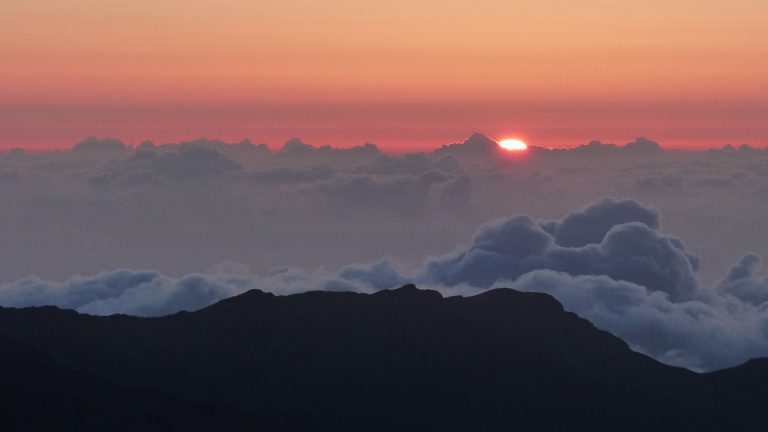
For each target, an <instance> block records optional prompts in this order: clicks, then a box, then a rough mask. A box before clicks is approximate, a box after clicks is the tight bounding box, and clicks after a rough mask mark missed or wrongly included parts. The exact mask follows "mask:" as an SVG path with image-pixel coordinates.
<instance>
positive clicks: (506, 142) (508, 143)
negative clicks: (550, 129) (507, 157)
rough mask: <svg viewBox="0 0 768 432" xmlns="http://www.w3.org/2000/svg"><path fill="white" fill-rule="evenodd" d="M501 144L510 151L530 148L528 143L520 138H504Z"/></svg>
mask: <svg viewBox="0 0 768 432" xmlns="http://www.w3.org/2000/svg"><path fill="white" fill-rule="evenodd" d="M499 146H500V147H501V148H503V149H504V150H509V151H521V150H525V149H527V148H528V145H527V144H526V143H524V142H523V141H521V140H519V139H503V140H501V141H499Z"/></svg>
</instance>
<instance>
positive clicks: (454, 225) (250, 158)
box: [0, 134, 768, 368]
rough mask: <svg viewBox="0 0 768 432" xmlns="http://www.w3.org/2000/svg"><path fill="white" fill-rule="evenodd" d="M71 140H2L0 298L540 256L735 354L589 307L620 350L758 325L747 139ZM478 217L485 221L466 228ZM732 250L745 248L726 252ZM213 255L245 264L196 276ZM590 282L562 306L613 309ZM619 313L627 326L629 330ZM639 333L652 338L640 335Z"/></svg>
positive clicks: (761, 244) (442, 273)
mask: <svg viewBox="0 0 768 432" xmlns="http://www.w3.org/2000/svg"><path fill="white" fill-rule="evenodd" d="M533 144H535V143H533ZM76 147H77V148H76V149H73V150H69V151H54V152H23V151H19V150H14V151H11V152H7V153H5V154H2V155H0V194H1V196H2V198H3V205H2V207H1V208H0V283H2V282H4V283H5V284H4V285H3V289H2V291H3V292H4V294H2V295H0V299H2V300H0V304H6V302H11V301H12V300H11V299H14V300H13V301H14V302H16V303H14V304H26V303H24V302H25V301H26V300H24V299H25V298H27V299H28V300H29V302H31V301H32V300H31V299H32V298H33V297H25V295H26V294H22V293H29V292H41V293H43V294H38V297H37V299H38V300H35V301H37V302H38V303H41V302H43V303H44V302H54V303H56V304H60V305H62V306H65V307H77V308H78V309H80V310H83V311H86V310H87V311H89V312H90V313H115V312H128V313H136V314H145V315H157V314H165V313H170V312H173V311H175V310H178V309H179V308H190V309H191V308H197V307H200V306H201V305H205V304H207V303H208V302H210V301H215V299H216V298H219V297H218V296H227V295H231V293H235V292H239V291H238V290H240V289H245V288H246V287H258V288H262V289H268V290H275V292H281V293H289V292H295V291H297V290H306V289H318V288H319V289H354V290H361V291H372V290H376V289H380V288H383V287H387V286H390V285H393V284H399V283H402V282H405V281H416V282H418V283H420V284H422V285H433V286H434V287H435V288H437V289H439V290H441V291H443V292H445V293H447V294H448V293H453V294H457V293H458V294H470V293H474V292H477V291H478V290H482V289H485V288H487V287H489V286H494V285H496V284H498V283H501V281H505V280H506V281H508V282H506V283H510V284H511V283H520V281H525V280H527V278H528V277H529V276H528V275H529V274H531V273H537V272H538V273H546V272H549V273H547V274H550V273H551V274H556V275H560V276H558V277H560V278H565V277H571V278H574V280H578V281H582V282H583V281H586V280H591V279H590V278H600V280H607V279H609V280H610V281H613V282H612V284H613V285H611V284H608V285H606V286H609V285H610V286H615V287H617V288H616V291H615V293H616V295H619V296H621V295H623V294H620V293H621V292H624V291H626V290H629V288H627V287H629V286H632V287H641V288H642V289H644V290H646V291H647V293H648V296H647V298H646V297H642V296H640V297H632V296H630V297H625V298H636V299H643V300H642V301H643V302H645V303H643V304H642V305H643V307H646V308H647V307H651V306H653V305H655V306H653V307H656V308H657V309H658V311H661V312H658V316H659V317H662V318H663V317H672V315H665V313H662V312H663V308H667V307H669V308H671V309H670V310H676V311H680V310H683V309H681V308H682V306H683V305H691V306H693V305H698V306H697V307H701V308H702V309H700V310H702V311H708V312H707V313H706V314H704V313H703V312H702V314H701V315H700V316H702V317H703V316H712V317H715V318H713V319H712V322H713V323H714V322H718V321H721V322H722V323H723V324H722V325H721V326H720V327H716V326H715V324H712V326H711V327H706V325H704V328H711V329H713V330H712V331H718V332H720V334H721V339H718V344H721V345H723V346H729V347H730V348H729V349H730V350H731V351H732V352H733V353H735V354H734V355H733V356H731V357H729V356H724V357H717V355H716V353H715V352H714V350H715V349H714V348H713V352H711V353H710V352H705V351H701V350H699V351H695V350H694V349H693V347H688V346H686V345H685V343H684V342H685V341H684V340H683V339H682V336H680V337H673V330H674V328H676V327H675V326H674V325H672V324H670V323H673V322H674V320H671V318H670V321H663V322H660V323H657V324H654V325H655V326H656V327H653V326H652V325H651V324H643V325H647V326H648V327H647V329H646V330H642V329H643V328H645V327H643V326H639V325H638V326H635V327H632V326H629V325H626V326H625V325H624V324H622V323H621V322H618V321H616V322H615V323H613V324H611V323H610V322H609V320H607V318H606V319H605V322H604V323H603V324H601V325H602V326H604V327H605V328H613V327H608V326H609V324H610V325H615V326H616V327H615V330H611V331H614V332H616V333H617V334H619V335H620V336H622V337H624V338H625V339H627V340H633V341H634V342H632V343H633V346H635V347H636V349H639V350H645V352H648V353H653V355H654V356H657V357H659V358H665V359H673V358H676V359H677V360H665V361H670V362H673V363H675V362H677V363H676V364H686V365H692V366H693V367H697V368H698V367H700V368H709V367H720V366H722V365H730V364H733V363H734V362H735V361H736V359H740V358H746V357H745V356H746V355H747V353H757V354H760V353H764V351H760V348H759V347H760V346H762V345H761V344H762V342H761V341H762V340H764V337H763V336H760V334H759V332H758V331H757V329H759V328H761V327H760V324H759V323H760V322H761V321H760V318H759V317H760V311H761V310H762V309H761V308H765V307H766V306H765V299H766V295H765V292H766V291H768V290H766V288H765V287H766V280H765V277H764V276H762V275H761V273H760V269H759V263H758V258H757V257H758V256H760V255H762V256H767V255H768V230H766V229H765V221H764V215H765V214H768V200H766V199H763V198H765V197H766V196H768V169H766V166H768V151H766V150H765V149H764V148H762V147H757V146H753V147H744V146H741V147H733V146H731V147H728V146H726V147H723V148H722V149H718V150H713V151H702V152H682V151H675V150H664V149H662V148H661V147H660V146H658V144H656V143H653V142H652V141H650V140H647V139H637V140H635V141H633V142H632V143H629V144H626V145H613V144H603V143H600V142H591V143H589V144H587V145H585V146H581V147H576V148H575V149H545V148H541V147H536V146H535V145H534V146H532V147H531V149H530V150H529V151H528V152H526V153H524V154H508V153H504V152H503V151H501V150H499V148H498V147H497V146H496V143H495V142H494V141H493V140H491V139H489V138H487V137H484V136H482V135H479V134H477V135H473V136H472V137H470V138H469V139H467V140H465V141H463V142H460V143H458V144H454V145H448V146H444V147H442V148H440V149H438V150H436V151H434V152H425V153H410V154H400V155H395V154H385V153H383V152H381V150H380V149H379V148H378V147H376V146H373V145H361V146H358V147H356V148H352V149H337V148H333V147H331V146H320V147H317V146H311V145H307V144H305V143H303V142H300V140H296V141H292V143H291V144H290V145H287V146H286V148H284V149H278V150H275V151H272V150H270V149H269V148H268V147H267V146H265V145H263V144H253V143H252V142H250V141H248V140H243V141H241V142H235V143H226V142H223V141H220V140H209V139H197V140H192V141H186V142H181V143H171V144H158V145H156V144H153V143H150V142H145V143H141V144H140V145H138V146H136V147H133V146H130V145H127V144H126V143H122V142H120V141H117V140H110V139H106V140H103V139H97V138H89V139H87V140H85V141H83V143H81V144H78V145H77V146H76ZM605 196H612V197H616V199H614V200H602V201H601V200H600V199H601V198H602V197H605ZM596 200H597V201H596ZM638 202H643V203H647V204H648V205H640V204H638ZM589 203H593V204H592V205H588V204H589ZM579 208H581V209H582V210H579V211H576V212H573V211H572V210H573V209H579ZM660 214H663V215H664V219H663V228H662V225H661V219H660ZM509 215H518V216H514V217H509ZM563 215H565V216H564V217H561V216H563ZM489 220H495V221H496V222H494V223H490V224H486V225H483V223H484V222H486V221H489ZM481 225H482V226H481ZM479 226H481V228H480V229H479V230H478V229H477V227H479ZM473 233H474V234H473ZM669 233H673V234H674V236H673V235H670V234H669ZM473 235H474V237H473ZM468 239H470V240H471V241H470V243H468V244H466V245H465V246H459V247H457V245H460V244H462V243H463V242H466V241H467V240H468ZM451 250H453V252H451V253H446V251H451ZM690 251H695V252H696V256H694V255H693V254H692V253H691V252H690ZM745 251H752V252H754V256H747V257H745V258H743V260H741V261H740V259H741V258H742V257H743V256H744V255H745V254H744V252H745ZM381 257H390V260H389V261H388V262H384V263H381V262H378V261H376V260H379V259H380V258H381ZM424 257H433V258H431V259H428V260H426V262H424ZM226 261H237V262H242V263H244V265H246V267H247V268H249V269H252V272H251V271H250V270H249V271H248V272H246V273H243V274H242V275H240V274H238V276H237V277H234V276H232V275H233V273H231V272H219V273H211V272H209V271H204V272H202V273H201V270H203V269H207V268H210V267H211V266H212V265H215V264H217V263H220V262H226ZM371 262H373V263H374V264H372V265H371V264H368V265H366V264H357V265H349V263H371ZM422 262H424V264H423V266H421V265H420V263H422ZM734 262H736V264H735V265H734V264H733V263H734ZM393 263H398V265H394V264H393ZM286 265H288V266H291V267H289V268H286V269H284V270H282V271H278V272H272V269H274V268H280V267H281V266H286ZM116 268H132V269H146V268H150V269H156V270H157V271H153V272H149V273H151V274H154V275H155V276H154V277H153V279H151V281H144V282H136V283H135V284H134V285H136V286H142V287H145V288H143V289H138V290H132V289H128V288H125V289H117V288H115V289H113V290H112V291H110V290H109V289H107V288H105V285H104V283H105V282H103V280H104V278H105V277H107V276H106V275H108V274H111V273H112V272H106V273H105V272H104V271H105V270H109V269H116ZM403 268H409V269H411V271H403V270H402V269H403ZM301 269H305V270H301ZM128 272H129V273H131V274H134V273H135V274H142V273H143V272H141V271H133V270H130V271H128ZM538 273H537V274H538ZM32 274H34V275H38V277H30V276H29V275H32ZM73 274H85V275H96V276H89V277H78V278H72V275H73ZM185 275H196V277H197V278H198V279H193V280H196V281H197V282H196V283H198V285H196V286H197V288H194V287H193V288H189V292H190V297H189V299H186V298H182V297H184V296H185V294H184V293H186V292H187V288H185V287H187V286H193V285H194V284H193V285H188V281H187V280H186V279H185V278H187V277H188V276H185ZM722 275H726V276H722ZM114 276H115V277H117V275H114ZM606 278H607V279H606ZM118 279H119V278H118ZM97 280H98V281H101V282H97ZM126 280H127V281H131V280H133V279H131V278H126ZM14 281H15V282H14ZM21 281H26V282H24V283H21ZM54 281H56V282H54ZM61 281H64V282H61ZM88 281H90V282H88ZM236 281H237V283H235V282H236ZM86 282H87V283H86ZM114 283H116V282H110V284H113V285H114ZM189 283H191V282H189ZM580 283H581V282H579V284H580ZM572 284H575V285H579V284H577V283H576V282H573V283H572ZM129 285H130V283H128V282H126V285H125V286H129ZM575 285H574V286H575ZM21 286H23V287H26V288H24V289H21V288H18V287H21ZM35 286H37V288H34V289H33V287H35ZM121 286H122V285H121ZM563 286H566V285H565V284H564V285H563ZM568 286H570V285H568ZM579 286H581V285H579ZM40 287H48V288H46V289H42V288H40ZM78 287H79V288H78ZM527 289H533V288H527ZM633 289H635V288H633ZM19 290H21V291H19ZM25 290H31V291H25ZM57 290H60V291H57ZM81 290H84V291H81ZM195 290H197V291H195ZM70 291H71V292H73V293H74V292H91V293H92V295H93V296H95V297H93V298H92V299H91V300H88V301H85V300H83V301H82V302H79V303H77V302H76V303H71V302H70V303H67V301H69V300H67V301H65V298H68V295H65V294H56V293H57V292H62V293H63V292H70ZM630 291H631V290H630ZM105 292H112V293H113V294H110V295H106V294H104V293H105ZM195 292H197V293H198V294H194V293H195ZM553 292H554V291H553ZM585 292H587V291H585ZM600 292H601V293H603V294H605V292H610V291H605V290H603V291H600ZM628 292H629V291H628ZM632 292H634V291H632ZM11 293H14V294H13V296H11ZM99 293H100V294H99ZM54 294H56V295H54ZM155 294H157V295H156V296H155ZM603 294H601V295H600V296H597V295H596V294H595V296H597V297H599V298H600V299H601V300H600V301H601V302H603V303H604V304H602V305H601V304H600V303H596V302H597V300H590V301H591V302H592V303H594V304H593V306H594V307H593V308H592V309H589V308H586V306H584V308H583V309H580V310H576V311H577V312H579V313H581V314H584V315H585V316H587V314H588V313H596V312H595V310H598V309H599V308H605V309H606V310H611V309H610V308H611V307H612V306H611V305H609V304H607V303H605V302H607V301H608V300H606V299H607V298H608V297H609V296H608V295H607V294H605V295H603ZM558 295H559V296H565V294H564V293H562V292H559V293H558ZM57 296H58V297H57ZM78 296H80V294H78V295H77V296H74V297H73V298H75V297H78ZM99 296H101V297H99ZM175 296H176V297H175ZM178 296H180V297H178ZM584 296H585V298H591V297H590V296H592V294H584ZM659 297H661V298H665V299H666V300H667V301H668V303H669V304H670V305H674V307H672V306H669V305H665V304H664V303H663V302H657V301H656V300H655V299H657V298H659ZM563 298H565V297H563ZM574 301H575V300H574ZM632 301H639V300H632ZM654 302H656V303H654ZM38 303H35V304H38ZM574 304H577V305H578V304H579V303H574ZM153 305H155V306H153ZM179 305H181V306H179ZM702 305H703V306H702ZM705 306H706V308H705ZM574 307H575V306H574ZM595 308H598V309H595ZM593 309H594V310H593ZM574 310H575V309H574ZM685 310H686V311H689V309H685ZM695 310H699V309H697V308H693V307H692V308H691V309H690V311H695ZM734 311H739V313H735V312H734ZM686 313H687V312H686ZM691 313H693V312H691ZM707 314H708V315H707ZM595 316H597V315H595ZM675 316H677V315H675ZM680 316H681V317H683V316H684V315H680ZM587 317H588V318H589V316H587ZM590 319H592V318H590ZM595 319H596V318H595ZM675 319H677V318H675ZM690 322H691V323H695V322H696V321H695V320H693V321H690ZM726 323H727V325H726ZM691 325H693V324H691ZM633 328H635V329H641V330H642V331H641V330H637V331H638V332H639V333H638V336H637V338H636V339H632V338H633V337H635V336H633V333H631V331H633V330H632V329H633ZM653 328H657V330H652V329H653ZM680 328H685V326H682V325H680ZM763 328H764V327H763ZM691 331H693V330H691ZM654 332H655V333H654ZM641 334H657V335H659V336H658V338H656V339H659V340H669V341H670V342H669V343H668V344H667V345H663V344H662V345H659V347H656V345H653V344H652V339H653V338H646V339H643V338H641V337H640V335H641ZM680 334H681V335H682V334H683V333H680ZM747 335H749V337H747ZM718 337H720V336H718ZM691 338H692V340H694V339H695V338H694V336H693V335H691ZM750 338H751V339H750ZM749 340H751V341H752V342H750V343H747V342H748V341H749ZM729 341H730V342H729ZM729 343H733V344H735V345H729ZM655 347H656V348H655ZM750 347H752V348H750ZM753 348H754V349H753ZM675 349H680V350H681V351H679V353H678V354H675V355H673V354H671V353H674V352H675ZM675 356H677V357H675ZM682 359H686V360H682Z"/></svg>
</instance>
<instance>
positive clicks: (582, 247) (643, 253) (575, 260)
mask: <svg viewBox="0 0 768 432" xmlns="http://www.w3.org/2000/svg"><path fill="white" fill-rule="evenodd" d="M649 225H650V226H649ZM657 227H658V214H657V213H656V211H655V210H653V209H646V208H643V207H642V206H640V204H638V203H637V202H634V201H630V200H618V201H617V200H612V199H603V200H600V201H598V202H596V203H594V204H592V205H590V206H589V207H587V208H585V209H583V210H581V211H578V212H575V213H571V214H569V215H568V216H566V217H565V218H563V219H561V220H558V221H552V222H543V223H539V222H536V221H534V220H533V219H532V218H530V217H529V216H525V215H517V216H513V217H511V218H507V219H504V220H500V221H497V222H494V223H491V224H488V225H484V226H482V227H481V228H480V229H479V230H478V231H477V233H476V234H475V236H474V237H473V239H472V241H471V242H470V244H469V245H468V246H467V247H464V248H460V249H459V250H457V251H455V252H453V253H451V254H448V255H445V256H443V257H440V258H437V259H432V260H430V261H429V262H428V263H427V265H426V269H425V272H424V274H423V275H422V277H423V278H424V279H425V280H426V281H428V282H429V283H433V284H441V285H446V286H452V285H458V284H461V283H468V284H470V285H473V286H478V287H488V286H490V285H492V284H493V283H494V282H495V281H497V280H500V279H507V280H515V279H517V278H518V277H519V276H521V275H523V274H525V273H528V272H530V271H533V270H538V269H548V270H554V271H560V272H566V273H569V274H573V275H607V276H610V277H611V278H613V279H616V280H624V281H628V282H634V283H638V284H641V285H643V286H645V287H648V288H649V289H651V290H654V291H659V290H661V291H667V292H668V293H669V294H670V295H671V296H673V297H674V298H679V299H684V298H690V297H691V296H692V295H693V294H694V291H695V287H696V278H695V274H694V273H695V271H696V270H697V269H698V259H697V258H696V257H695V256H693V255H691V254H689V253H688V252H686V250H685V246H684V245H683V243H682V242H681V241H680V240H678V239H676V238H674V237H669V236H664V235H661V234H659V233H658V232H657V231H656V230H655V229H654V228H657Z"/></svg>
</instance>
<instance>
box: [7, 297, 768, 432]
mask: <svg viewBox="0 0 768 432" xmlns="http://www.w3.org/2000/svg"><path fill="white" fill-rule="evenodd" d="M0 335H1V336H0V347H2V348H1V349H2V351H1V352H2V356H1V357H0V379H2V381H0V383H1V384H0V397H2V399H3V403H2V416H0V429H2V430H3V431H13V430H57V431H62V430H136V431H150V430H185V431H186V430H216V431H218V430H328V431H337V430H355V431H370V430H440V431H447V430H455V431H467V430H478V431H480V430H482V431H487V430H503V431H509V430H531V431H533V430H536V431H549V430H568V431H574V430H589V431H596V430H606V431H607V430H610V431H616V430H637V431H653V430H675V431H680V430H683V431H703V430H713V431H714V430H717V431H722V430H740V431H743V430H767V429H766V427H768V415H766V414H765V412H764V405H765V403H766V402H768V397H766V396H765V393H764V386H765V383H766V382H768V362H766V361H765V360H756V361H752V362H749V363H747V364H745V365H743V366H741V367H738V368H734V369H730V370H724V371H720V372H716V373H711V374H695V373H692V372H690V371H687V370H684V369H679V368H673V367H669V366H665V365H663V364H660V363H658V362H656V361H655V360H653V359H651V358H649V357H646V356H644V355H641V354H638V353H635V352H633V351H631V350H630V349H629V348H628V346H627V345H626V343H624V342H623V341H621V340H620V339H618V338H616V337H615V336H612V335H611V334H609V333H607V332H604V331H601V330H598V329H596V328H595V327H594V326H592V324H590V323H589V322H588V321H586V320H584V319H581V318H579V317H577V316H576V315H574V314H572V313H568V312H565V311H564V310H563V308H562V306H561V305H560V304H559V303H558V302H557V301H556V300H554V299H553V298H552V297H550V296H547V295H544V294H534V293H520V292H517V291H513V290H509V289H499V290H492V291H488V292H486V293H483V294H480V295H476V296H474V297H467V298H462V297H449V298H443V297H441V296H440V295H439V294H438V293H436V292H433V291H421V290H417V289H416V288H415V287H413V286H411V285H409V286H405V287H403V288H401V289H398V290H392V291H381V292H379V293H376V294H371V295H366V294H354V293H338V292H309V293H305V294H297V295H291V296H284V297H278V296H274V295H272V294H266V293H263V292H261V291H257V290H253V291H250V292H247V293H245V294H242V295H240V296H237V297H233V298H230V299H227V300H224V301H222V302H219V303H217V304H215V305H213V306H210V307H208V308H206V309H203V310H201V311H198V312H192V313H179V314H176V315H172V316H168V317H163V318H137V317H129V316H119V315H116V316H110V317H94V316H88V315H80V314H77V313H75V312H73V311H67V310H60V309H57V308H55V307H41V308H24V309H4V308H0ZM105 425H108V426H105Z"/></svg>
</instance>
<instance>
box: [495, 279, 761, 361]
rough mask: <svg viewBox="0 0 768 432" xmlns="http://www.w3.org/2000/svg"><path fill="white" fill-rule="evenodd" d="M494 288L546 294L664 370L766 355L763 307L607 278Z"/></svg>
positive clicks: (526, 282)
mask: <svg viewBox="0 0 768 432" xmlns="http://www.w3.org/2000/svg"><path fill="white" fill-rule="evenodd" d="M498 284H499V285H502V286H511V287H512V288H515V289H518V290H521V291H533V292H543V293H547V294H550V295H552V296H554V297H555V298H557V299H558V300H559V301H560V302H561V303H563V305H564V307H565V308H566V310H569V311H572V312H576V313H577V314H579V315H580V316H582V317H584V318H586V319H588V320H590V321H591V322H592V323H593V324H595V326H597V327H598V328H601V329H604V330H608V331H610V332H611V333H614V334H616V335H618V336H619V337H621V338H622V339H624V340H625V341H627V343H629V344H630V346H631V347H632V348H633V349H635V350H637V351H640V352H643V353H645V354H648V355H650V356H652V357H655V358H656V359H658V360H660V361H663V362H665V363H668V364H672V365H676V366H683V367H687V368H691V369H694V370H703V371H706V370H713V369H718V368H723V367H729V366H735V365H738V364H740V363H743V362H744V361H746V360H748V359H750V358H755V357H762V356H766V355H768V334H766V328H768V308H765V307H754V306H752V305H749V304H744V303H741V302H738V301H734V300H733V299H728V298H720V297H716V298H711V299H709V301H704V300H690V301H683V302H675V301H672V300H671V299H670V297H669V296H668V295H667V294H666V293H664V292H661V291H651V290H648V289H647V288H646V287H644V286H642V285H638V284H634V283H630V282H624V281H617V280H615V279H612V278H610V277H607V276H573V275H569V274H566V273H556V272H551V271H546V270H539V271H534V272H531V273H527V274H525V275H523V276H522V277H520V278H519V279H518V280H517V281H515V282H510V283H506V282H499V283H498Z"/></svg>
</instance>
